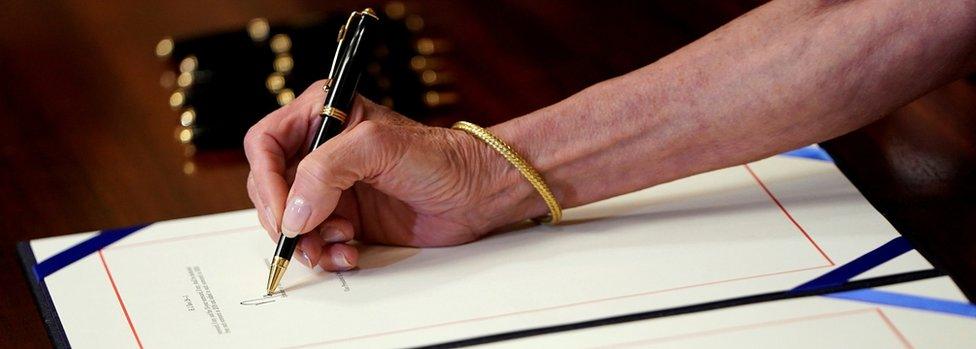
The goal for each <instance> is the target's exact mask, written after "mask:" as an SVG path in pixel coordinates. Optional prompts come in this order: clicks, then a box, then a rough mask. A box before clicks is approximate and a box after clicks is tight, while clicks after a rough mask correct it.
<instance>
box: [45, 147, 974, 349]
mask: <svg viewBox="0 0 976 349" xmlns="http://www.w3.org/2000/svg"><path fill="white" fill-rule="evenodd" d="M90 235H91V233H89V234H76V235H69V236H62V237H54V238H48V239H41V240H35V241H32V242H31V246H32V248H33V250H34V253H35V256H36V258H37V260H38V261H41V260H44V259H45V258H46V257H48V256H51V255H53V254H55V253H57V252H59V251H61V250H64V249H65V248H67V247H70V246H71V245H73V244H75V243H77V242H79V241H82V240H84V239H85V238H87V237H89V236H90ZM896 236H898V235H897V232H896V231H895V230H894V228H892V227H891V226H890V225H889V224H888V223H887V221H885V220H884V219H883V218H882V217H881V215H880V214H878V213H877V211H875V210H874V209H873V208H872V207H871V206H870V205H869V204H868V203H867V201H866V200H865V199H864V198H863V197H862V196H861V195H860V194H859V193H858V192H857V190H856V189H855V188H854V187H853V186H852V185H851V184H850V183H849V182H848V181H847V180H846V179H845V178H844V177H843V175H841V174H840V172H839V171H838V170H837V169H836V168H835V167H834V166H833V164H831V163H827V162H818V161H811V160H806V159H794V158H784V157H774V158H770V159H766V160H763V161H759V162H756V163H752V164H749V165H747V166H737V167H732V168H728V169H723V170H719V171H715V172H711V173H707V174H702V175H698V176H694V177H691V178H687V179H682V180H679V181H675V182H672V183H668V184H664V185H660V186H657V187H654V188H651V189H647V190H644V191H640V192H637V193H632V194H628V195H624V196H621V197H618V198H614V199H611V200H607V201H603V202H599V203H595V204H592V205H588V206H584V207H580V208H577V209H572V210H568V211H567V212H566V216H565V223H564V224H561V225H560V226H556V227H549V226H539V227H533V228H529V229H525V230H520V231H516V232H509V233H505V234H500V235H496V236H492V237H489V238H486V239H484V240H482V241H478V242H475V243H471V244H467V245H463V246H458V247H451V248H434V249H415V248H403V247H386V246H366V247H364V248H363V249H362V253H361V268H360V269H358V270H355V271H351V272H345V273H327V272H322V271H312V270H308V269H307V268H304V267H303V266H301V265H300V264H298V263H293V266H292V267H291V268H290V269H289V271H288V274H287V275H286V276H285V279H284V280H283V283H282V284H283V287H284V290H285V291H284V295H281V296H279V297H276V298H273V299H270V300H273V302H265V301H267V300H265V299H263V298H262V293H263V287H264V283H265V281H266V277H267V265H268V264H267V263H268V259H269V257H270V254H271V252H272V251H273V248H274V245H273V243H272V242H271V241H270V240H269V239H268V238H267V236H266V234H265V233H264V232H263V231H262V230H261V228H260V226H259V224H258V222H257V218H256V214H255V213H254V212H253V210H247V211H239V212H231V213H225V214H218V215H211V216H204V217H196V218H188V219H181V220H174V221H167V222H160V223H156V224H153V225H150V226H149V227H147V228H145V229H144V230H142V231H139V232H137V233H135V234H133V235H131V236H129V237H126V238H125V239H123V240H121V241H119V242H117V243H115V244H114V245H112V246H109V247H108V248H106V249H104V250H102V251H100V252H99V253H96V254H93V255H90V256H88V257H86V258H84V259H82V260H80V261H78V262H76V263H74V264H72V265H70V266H68V267H66V268H64V269H62V270H60V271H58V272H56V273H54V274H52V275H51V276H49V277H47V279H46V282H47V286H48V288H49V290H50V293H51V297H52V299H53V301H54V303H55V306H56V308H57V310H58V314H59V316H60V318H61V322H62V324H63V326H64V329H65V332H66V333H67V337H68V339H69V340H70V342H71V343H72V345H73V346H74V347H77V348H87V347H106V346H115V347H125V346H132V347H137V346H144V347H186V346H194V347H203V346H207V347H210V346H221V347H226V346H233V347H286V348H293V347H321V346H329V347H406V346H417V345H424V344H433V343H439V342H444V341H449V340H457V339H463V338H469V337H472V336H478V335H484V334H488V333H496V332H504V331H511V330H518V329H524V328H531V327H538V326H542V325H550V324H560V323H566V322H572V321H581V320H588V319H593V318H600V317H605V316H610V315H615V314H624V313H631V312H634V311H638V310H651V309H659V308H667V307H673V306H678V305H685V304H690V303H697V302H703V301H709V300H715V299H724V298H731V297H735V296H743V295H750V294H756V293H761V292H768V291H778V290H785V289H790V288H792V287H795V286H797V285H799V284H801V283H803V282H805V281H808V280H810V279H813V278H815V277H817V276H819V275H821V274H823V273H825V272H827V271H829V270H831V269H832V268H834V267H835V266H837V265H840V264H843V263H845V262H847V261H850V260H852V259H854V258H856V257H858V256H860V255H861V254H863V253H865V252H867V251H869V250H871V249H873V248H875V247H877V246H879V245H881V244H883V243H885V242H887V241H889V240H891V239H892V238H894V237H896ZM928 268H931V265H929V264H928V263H927V262H926V261H925V260H924V258H922V257H921V256H920V255H919V254H917V253H916V252H914V251H912V252H910V253H907V254H905V255H903V256H901V257H898V258H897V259H895V260H893V261H891V262H889V263H886V264H885V265H882V266H880V267H878V268H876V269H874V270H871V271H870V272H868V273H867V274H865V275H864V276H865V277H870V276H875V275H887V274H892V273H897V272H904V271H913V270H919V269H928ZM949 287H950V288H951V287H954V286H951V285H950V286H949ZM817 302H822V301H813V303H808V302H807V301H797V302H795V303H790V304H796V307H800V308H804V309H806V308H811V309H815V308H818V307H820V305H819V304H818V303H817ZM831 302H839V301H831ZM790 307H792V306H790ZM730 316H732V317H735V315H730ZM869 317H870V316H861V315H858V316H856V317H850V318H849V319H853V320H849V321H855V322H861V321H868V320H867V319H868V318H869ZM862 318H863V319H862ZM870 321H875V320H870ZM872 323H874V322H872ZM970 325H971V323H970ZM774 330H775V329H774ZM513 343H514V342H513ZM608 343H609V342H608Z"/></svg>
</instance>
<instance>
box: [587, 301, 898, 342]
mask: <svg viewBox="0 0 976 349" xmlns="http://www.w3.org/2000/svg"><path fill="white" fill-rule="evenodd" d="M859 313H875V314H877V315H878V316H879V317H880V318H881V320H882V321H883V322H884V323H885V327H887V328H888V329H889V330H891V332H892V334H894V335H895V337H897V338H898V340H899V341H900V342H901V343H902V344H903V345H904V346H905V348H912V345H911V343H909V342H908V340H907V339H905V336H903V335H902V333H901V331H899V330H898V328H897V327H895V325H894V324H892V323H891V321H890V320H889V319H888V317H887V316H886V315H885V314H884V312H882V311H881V309H880V308H864V309H856V310H847V311H841V312H835V313H823V314H816V315H808V316H801V317H795V318H789V319H780V320H772V321H766V322H759V323H754V324H746V325H739V326H730V327H725V328H717V329H712V330H707V331H702V332H693V333H685V334H679V335H673V336H664V337H658V338H650V339H642V340H637V341H632V342H624V343H618V344H611V345H608V346H601V347H597V348H627V347H633V346H640V347H643V346H646V345H648V344H658V343H665V342H673V341H680V340H685V339H691V338H696V337H707V336H710V335H715V334H721V333H729V332H738V331H743V330H751V329H757V328H763V327H771V326H776V325H785V324H790V323H796V322H804V321H810V320H819V319H828V318H834V317H841V316H850V315H854V314H859Z"/></svg>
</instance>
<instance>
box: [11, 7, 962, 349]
mask: <svg viewBox="0 0 976 349" xmlns="http://www.w3.org/2000/svg"><path fill="white" fill-rule="evenodd" d="M715 3H716V4H711V2H709V1H705V0H699V1H691V2H682V3H681V4H668V5H660V4H649V3H647V4H645V3H635V4H609V5H601V6H598V5H596V4H594V3H592V2H586V1H578V3H573V4H570V3H565V4H564V3H561V4H560V6H558V7H557V6H552V5H547V4H541V3H539V4H532V3H528V4H527V3H524V2H522V1H501V2H491V3H474V4H472V3H467V2H449V1H443V2H424V3H423V4H422V5H420V6H410V4H408V9H411V11H412V12H414V11H415V12H417V13H420V14H421V15H422V16H423V18H424V19H425V23H426V24H427V28H428V30H429V32H431V33H432V34H434V35H435V36H438V37H443V38H446V39H448V40H450V41H451V42H452V43H453V44H454V50H453V53H452V54H451V56H450V59H451V62H452V63H453V64H452V71H453V72H454V73H455V74H456V76H457V85H456V89H457V91H458V92H459V93H460V95H461V98H462V101H461V102H460V104H459V106H458V107H457V108H456V109H455V110H454V113H453V114H452V115H456V116H457V118H460V117H462V116H463V118H465V119H469V120H477V121H480V122H482V123H486V124H490V123H495V122H499V121H502V120H505V119H507V118H511V117H514V116H518V115H521V114H524V113H526V112H529V111H532V110H534V109H537V108H540V107H543V106H545V105H548V104H551V103H554V102H557V101H559V100H560V99H562V98H564V97H566V96H568V95H570V94H572V93H574V92H576V91H578V90H580V89H582V88H584V87H586V86H588V85H590V84H592V83H595V82H597V81H600V80H603V79H606V78H609V77H612V76H615V75H619V74H622V73H625V72H627V71H630V70H632V69H635V68H637V67H640V66H642V65H645V64H647V63H649V62H651V61H653V60H655V59H656V58H658V57H661V56H663V55H665V54H667V53H668V52H670V51H673V50H674V49H677V48H678V47H680V46H682V45H684V44H686V43H688V42H690V41H692V40H694V39H695V38H698V37H700V36H701V35H704V34H705V33H707V32H708V31H710V30H712V29H714V28H715V27H717V26H719V25H721V24H722V23H725V22H727V21H728V20H731V19H732V18H734V17H735V16H737V15H738V14H741V13H743V12H745V11H747V10H748V9H749V8H751V7H753V6H755V5H756V3H757V1H746V0H742V1H737V2H728V1H724V2H715ZM332 6H335V7H332ZM361 6H362V4H360V3H359V2H356V1H339V2H329V3H328V4H326V3H321V2H314V1H258V2H244V3H242V2H237V1H211V2H207V3H205V4H204V3H200V2H196V1H169V2H165V3H158V4H149V3H141V2H122V1H117V2H108V3H105V2H103V3H100V4H99V5H93V4H91V3H90V2H85V1H75V0H69V1H63V2H58V3H54V2H31V1H14V2H11V3H5V4H4V5H3V6H2V7H3V8H4V9H3V11H0V19H2V20H0V31H2V32H4V33H5V34H4V35H3V36H2V37H0V62H2V64H0V78H2V80H3V85H2V86H0V120H2V121H3V127H0V168H3V169H4V171H0V183H3V184H2V185H0V194H2V197H3V198H4V200H3V201H2V202H0V217H2V219H0V247H2V249H4V250H5V251H6V252H7V253H3V254H2V255H3V256H4V257H3V258H0V267H2V270H7V271H8V272H7V273H3V274H0V284H2V285H5V288H4V289H3V290H2V291H0V299H3V300H4V302H3V303H2V304H0V347H7V346H13V345H15V344H16V345H17V346H18V347H28V346H36V347H44V346H47V345H48V344H49V343H48V341H47V339H46V335H45V332H44V328H43V326H42V323H41V319H40V317H39V316H38V314H37V311H36V309H35V307H34V304H33V302H31V301H27V300H28V299H31V295H30V291H29V290H28V287H27V285H26V282H25V281H24V280H23V276H22V275H21V274H20V272H19V271H18V270H19V266H18V264H17V261H16V258H15V257H14V253H12V251H13V249H14V243H15V242H16V241H20V240H27V239H34V238H40V237H45V236H52V235H61V234H66V233H72V232H79V231H88V230H94V229H98V228H104V227H117V226H126V225H131V224H136V223H140V222H150V221H157V220H164V219H171V218H178V217H186V216H194V215H202V214H208V213H216V212H223V211H229V210H236V209H243V208H247V207H250V202H249V200H248V199H247V194H246V192H245V190H244V179H245V176H246V174H247V165H246V163H245V162H244V160H243V156H242V155H241V154H239V153H229V154H222V155H219V156H205V157H203V158H200V159H197V164H196V166H195V170H194V171H192V173H191V174H186V173H185V171H184V166H185V163H186V160H187V159H186V158H185V157H184V155H183V152H182V149H181V146H180V145H178V144H177V143H176V142H175V141H174V139H173V134H172V132H173V125H175V123H176V117H177V116H176V115H175V113H174V112H172V111H171V110H170V109H169V107H168V106H167V104H166V100H167V96H168V91H167V90H165V89H163V88H161V87H160V86H159V76H160V73H161V72H162V66H161V65H160V64H159V62H158V61H157V60H156V58H155V57H153V55H152V49H153V46H154V45H155V43H156V41H157V40H158V39H159V38H160V37H162V36H164V35H174V36H177V37H178V36H181V35H192V34H198V33H201V32H206V31H213V30H221V29H230V28H239V27H240V26H241V25H243V24H244V23H246V21H247V20H249V19H250V18H253V17H257V16H264V17H268V18H269V19H270V20H271V21H272V23H274V21H275V20H284V19H287V18H290V17H293V16H295V15H299V14H305V13H309V12H323V11H329V10H333V9H335V8H337V7H341V8H343V9H350V8H356V7H361ZM608 7H609V8H608ZM191 9H192V11H191ZM597 12H609V13H615V14H616V16H617V18H618V22H617V23H616V24H615V26H614V27H613V28H608V27H606V28H605V27H589V26H585V25H579V23H587V22H588V20H589V18H590V16H591V15H592V14H593V13H597ZM621 30H623V31H626V32H629V33H632V34H630V35H626V36H619V35H612V34H613V33H615V32H618V31H621ZM634 38H642V39H639V40H638V41H639V43H640V44H639V45H635V44H634V43H635V41H634ZM500 100H504V101H506V103H505V104H504V105H502V104H499V103H496V102H497V101H500ZM450 119H452V117H450V116H447V117H444V118H442V119H437V120H435V121H434V122H435V123H438V124H445V123H447V122H449V121H450ZM974 144H976V80H969V81H965V80H964V81H958V82H954V83H952V84H950V85H948V86H946V87H944V88H942V89H940V90H937V91H934V92H932V93H931V94H929V95H928V96H925V97H924V98H922V99H920V100H918V101H915V102H914V103H912V104H910V105H908V106H906V107H904V108H902V109H900V110H898V111H897V112H896V113H895V114H894V115H892V116H891V117H889V118H886V119H884V120H882V121H879V122H877V123H875V124H873V125H870V126H868V127H866V128H864V129H862V130H859V131H856V132H853V133H851V134H849V135H846V136H843V137H840V138H838V139H836V140H833V141H830V142H827V143H826V144H825V147H826V148H827V149H828V150H829V151H830V152H831V153H832V154H833V155H834V156H835V158H836V159H837V161H838V163H839V165H840V166H841V168H842V169H843V170H844V171H845V173H846V174H847V175H848V176H849V177H851V178H852V180H853V181H854V182H855V184H856V185H857V186H858V187H859V188H860V189H861V190H862V191H863V192H864V193H865V194H866V196H867V197H868V198H869V199H870V200H871V201H872V203H874V204H875V205H876V206H877V207H879V208H880V209H881V210H882V212H883V213H884V214H885V215H886V216H887V217H888V218H889V219H890V220H892V221H893V222H894V223H895V225H896V226H897V227H898V228H899V229H900V230H901V231H902V232H903V233H905V234H906V235H908V236H909V237H910V238H911V239H912V240H913V242H914V243H915V244H916V246H918V247H919V248H920V249H922V250H923V252H925V253H926V254H927V255H928V256H929V258H930V259H932V262H933V263H935V264H937V265H940V266H942V267H944V268H946V269H947V270H949V271H950V273H952V274H953V275H954V277H955V278H956V280H957V282H959V283H960V285H961V286H962V287H963V288H964V290H965V291H966V292H968V294H969V295H970V297H971V298H973V296H974V295H976V275H974V274H976V272H974V271H976V257H973V256H974V255H973V254H972V253H971V251H973V250H976V235H973V234H969V236H967V235H965V234H964V232H972V231H976V200H973V198H974V197H976V184H974V183H976V180H974V179H976V171H974V168H976V146H974ZM136 164H138V165H136ZM199 193H208V194H209V195H203V196H199V195H197V194H199ZM190 198H192V199H190ZM25 344H26V345H25Z"/></svg>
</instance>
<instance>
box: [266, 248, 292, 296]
mask: <svg viewBox="0 0 976 349" xmlns="http://www.w3.org/2000/svg"><path fill="white" fill-rule="evenodd" d="M288 263H289V261H288V260H287V259H284V258H281V257H275V259H274V261H273V262H272V263H271V271H270V273H269V274H268V287H267V291H268V294H272V293H274V291H275V290H276V289H278V284H279V283H281V277H282V276H284V275H285V270H286V269H288Z"/></svg>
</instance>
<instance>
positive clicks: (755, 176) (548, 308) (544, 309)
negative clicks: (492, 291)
mask: <svg viewBox="0 0 976 349" xmlns="http://www.w3.org/2000/svg"><path fill="white" fill-rule="evenodd" d="M743 166H744V167H745V169H746V171H748V172H749V174H750V175H751V176H752V178H753V179H755V181H756V183H757V184H758V185H759V186H760V187H761V188H762V189H763V191H764V192H765V193H766V195H768V196H769V198H770V199H772V201H773V202H774V203H775V204H776V206H778V207H779V209H780V211H782V212H783V214H784V215H786V218H787V219H788V220H789V221H790V222H792V223H793V225H794V226H795V227H796V228H797V229H798V230H799V231H800V232H801V233H803V236H804V237H806V239H807V241H809V242H810V243H811V244H812V245H813V247H814V248H816V250H817V251H818V252H819V253H820V255H821V256H823V258H824V259H825V260H826V261H827V262H828V264H827V265H820V266H814V267H806V268H800V269H794V270H786V271H780V272H773V273H766V274H760V275H752V276H745V277H738V278H732V279H725V280H718V281H711V282H705V283H700V284H694V285H685V286H678V287H673V288H668V289H661V290H654V291H647V292H640V293H634V294H628V295H621V296H615V297H609V298H601V299H594V300H589V301H582V302H576V303H570V304H562V305H557V306H551V307H545V308H538V309H529V310H523V311H518V312H512V313H504V314H495V315H490V316H485V317H478V318H471V319H464V320H456V321H450V322H444V323H437V324H430V325H425V326H419V327H412V328H404V329H399V330H393V331H387V332H380V333H372V334H365V335H360V336H353V337H346V338H337V339H333V340H328V341H323V342H314V343H307V344H302V345H298V346H294V347H290V348H301V347H308V346H317V345H324V344H333V343H339V342H344V341H350V340H357V339H365V338H371V337H377V336H384V335H390V334H397V333H403V332H410V331H416V330H424V329H429V328H435V327H441V326H448V325H455V324H460V323H467V322H474V321H482V320H488V319H494V318H499V317H505V316H512V315H521V314H527V313H534V312H539V311H546V310H553V309H559V308H567V307H573V306H579V305H585V304H591V303H598V302H604V301H611V300H617V299H623V298H631V297H638V296H646V295H651V294H656V293H664V292H670V291H676V290H681V289H688V288H694V287H701V286H708V285H714V284H720V283H726V282H734V281H741V280H747V279H755V278H762V277H768V276H773V275H781V274H788V273H795V272H801V271H806V270H813V269H820V268H827V267H832V266H834V265H835V264H834V261H833V260H832V259H830V257H828V256H827V254H826V253H825V252H824V250H823V249H822V248H820V246H819V245H818V244H817V243H816V242H815V241H814V240H813V238H812V237H810V234H808V233H807V232H806V230H805V229H803V227H802V226H800V224H799V223H797V221H796V220H795V219H794V218H793V216H792V215H791V214H790V213H789V212H788V211H787V210H786V208H785V207H784V206H783V205H782V203H780V201H779V199H777V198H776V196H774V195H773V193H772V192H771V191H770V190H769V189H768V188H767V187H766V185H765V184H764V183H763V182H762V180H760V179H759V176H757V175H756V173H755V172H753V170H752V169H751V168H750V167H749V165H743ZM258 227H259V226H250V227H241V228H233V229H226V230H220V231H216V232H206V233H200V234H194V235H187V236H180V237H173V238H164V239H159V240H152V241H144V242H138V243H132V244H128V245H119V246H114V247H110V248H107V249H121V248H129V247H140V246H146V245H150V244H156V243H166V242H173V241H180V240H188V239H194V238H201V237H210V236H215V235H223V234H230V233H239V232H244V231H247V230H250V229H255V228H258ZM98 254H99V257H101V260H102V265H103V266H104V267H105V272H106V273H107V274H108V276H109V281H110V282H111V283H112V288H113V289H114V290H115V295H116V297H117V298H118V300H119V305H120V306H121V307H122V312H123V313H124V314H125V317H126V320H127V321H128V322H129V327H130V328H131V329H132V334H133V336H135V338H136V342H137V343H138V344H139V347H140V348H142V343H141V341H140V340H139V335H138V334H137V333H136V330H135V326H134V325H133V324H132V319H131V317H130V316H129V313H128V311H127V310H126V308H125V304H124V303H123V301H122V297H121V295H119V291H118V288H117V287H116V285H115V281H114V279H113V278H112V275H111V273H110V272H109V268H108V264H107V263H106V262H105V257H104V256H103V255H102V251H101V250H99V251H98ZM892 328H893V329H894V327H893V326H892ZM899 335H900V333H899ZM903 342H904V343H907V341H906V340H904V339H903ZM909 347H910V346H909Z"/></svg>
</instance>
